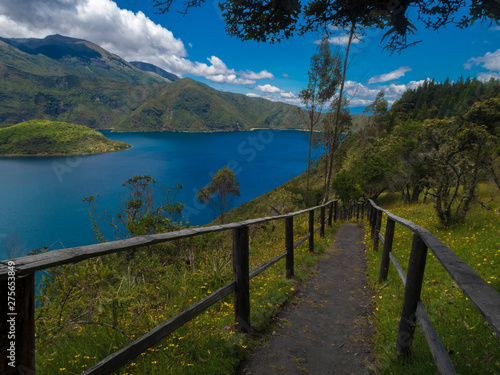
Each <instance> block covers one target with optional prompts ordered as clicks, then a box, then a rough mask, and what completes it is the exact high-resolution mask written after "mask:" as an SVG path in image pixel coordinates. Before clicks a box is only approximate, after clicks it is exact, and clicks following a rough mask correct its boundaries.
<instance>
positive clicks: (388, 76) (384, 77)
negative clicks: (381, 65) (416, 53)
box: [368, 66, 411, 84]
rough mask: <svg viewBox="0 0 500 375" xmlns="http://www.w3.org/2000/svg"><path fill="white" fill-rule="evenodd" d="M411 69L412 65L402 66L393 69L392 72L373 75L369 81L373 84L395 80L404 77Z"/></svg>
mask: <svg viewBox="0 0 500 375" xmlns="http://www.w3.org/2000/svg"><path fill="white" fill-rule="evenodd" d="M410 70H411V68H410V67H408V66H402V67H400V68H399V69H396V70H393V71H392V72H389V73H384V74H379V75H376V76H373V77H372V78H370V79H369V80H368V83H369V84H371V83H379V82H389V81H393V80H395V79H398V78H401V77H403V76H404V75H405V74H406V72H409V71H410Z"/></svg>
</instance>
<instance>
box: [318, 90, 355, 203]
mask: <svg viewBox="0 0 500 375" xmlns="http://www.w3.org/2000/svg"><path fill="white" fill-rule="evenodd" d="M338 101H339V98H336V99H335V100H333V101H332V103H331V106H330V112H328V113H327V114H326V115H325V116H324V118H323V129H322V137H323V143H324V146H325V149H326V155H327V158H326V163H325V172H326V173H325V194H324V202H327V201H328V199H329V194H330V183H331V178H332V175H333V164H334V161H335V160H334V157H335V155H336V154H337V151H338V150H339V148H340V146H341V145H342V144H343V143H344V142H345V140H346V139H347V137H348V134H349V131H350V128H351V126H352V117H351V114H350V113H349V108H348V107H347V101H346V100H344V104H343V105H341V106H340V113H339V105H338Z"/></svg>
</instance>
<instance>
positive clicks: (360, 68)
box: [0, 0, 500, 113]
mask: <svg viewBox="0 0 500 375" xmlns="http://www.w3.org/2000/svg"><path fill="white" fill-rule="evenodd" d="M182 3H183V1H176V3H175V4H176V7H177V8H175V9H173V10H171V11H170V12H169V13H167V14H163V15H158V14H155V11H156V10H155V9H154V8H153V1H152V0H142V1H137V0H136V1H134V0H115V1H112V0H1V2H0V36H1V37H6V38H28V37H34V38H43V37H45V36H47V35H51V34H61V35H65V36H70V37H74V38H81V39H86V40H88V41H91V42H93V43H96V44H98V45H100V46H101V47H103V48H105V49H106V50H108V51H110V52H112V53H115V54H117V55H119V56H120V57H122V58H124V59H126V60H128V61H144V62H148V63H152V64H155V65H157V66H159V67H161V68H163V69H165V70H167V71H169V72H172V73H174V74H177V75H178V76H180V77H190V78H193V79H195V80H198V81H201V82H203V83H206V84H208V85H210V86H211V87H213V88H215V89H217V90H221V91H229V92H235V93H241V94H244V95H248V96H251V97H262V98H266V99H269V100H274V101H282V102H285V103H290V104H295V105H300V104H301V103H300V100H299V98H298V92H299V91H300V90H302V89H304V88H306V87H307V81H308V76H307V71H308V69H309V64H310V59H311V56H312V55H313V54H314V53H315V51H316V49H317V46H318V41H319V40H321V39H322V38H323V37H324V36H325V35H321V34H314V33H311V34H308V35H304V36H294V37H292V38H290V39H288V40H285V41H283V42H281V43H275V44H270V43H258V42H253V41H241V40H239V39H237V38H234V37H230V36H228V35H227V34H226V32H225V29H224V26H225V24H224V20H223V18H222V16H221V12H220V10H219V8H218V5H217V4H218V0H206V3H205V4H204V5H203V6H202V7H201V8H192V9H191V10H190V11H189V12H188V14H187V15H185V16H183V15H182V14H180V13H179V12H178V11H177V10H182V9H183V7H182ZM415 26H416V27H417V32H416V35H415V36H414V37H413V40H415V41H421V42H420V43H418V44H417V45H416V46H415V47H410V48H408V49H406V50H404V51H402V52H401V53H400V54H397V53H395V54H392V55H391V54H390V53H389V52H387V51H384V50H383V49H382V47H381V43H380V41H381V39H382V36H383V32H381V31H380V30H365V31H364V34H363V35H360V36H359V38H358V39H357V40H356V43H354V44H353V46H352V51H351V54H350V56H351V58H350V60H349V65H348V69H347V74H346V92H347V95H348V98H349V99H350V103H349V106H350V109H351V113H361V111H362V110H363V109H364V108H365V107H366V106H367V105H369V104H370V103H371V102H372V101H373V100H374V99H375V97H376V95H377V93H378V92H379V91H380V90H383V91H384V93H385V97H386V99H387V100H388V101H389V103H392V102H393V101H394V100H397V99H398V98H399V97H400V96H401V95H402V93H403V92H404V91H406V90H407V89H408V88H416V87H418V85H420V84H422V83H423V82H424V81H425V80H426V79H434V80H436V81H438V82H442V81H444V80H445V79H446V78H450V80H452V81H456V80H457V79H459V78H460V76H463V77H464V78H467V77H471V78H473V77H476V78H478V79H481V80H488V79H489V78H491V77H494V78H500V26H498V25H495V24H493V25H489V23H485V24H480V23H476V24H475V25H474V26H473V27H470V28H468V29H465V30H461V29H458V28H456V27H454V26H448V27H447V28H446V29H442V30H440V31H439V32H435V31H430V30H426V29H425V28H424V26H423V24H421V23H418V22H417V23H415ZM330 31H331V34H330V35H329V38H330V39H329V40H330V44H331V48H332V49H334V50H335V49H338V50H339V52H341V53H342V54H343V52H344V49H345V39H346V36H345V35H344V34H342V32H341V31H340V30H337V29H336V28H335V27H331V28H330Z"/></svg>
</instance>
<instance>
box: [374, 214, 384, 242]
mask: <svg viewBox="0 0 500 375" xmlns="http://www.w3.org/2000/svg"><path fill="white" fill-rule="evenodd" d="M375 216H376V220H375V233H374V237H373V251H378V243H379V240H380V238H379V236H378V235H379V233H380V228H381V227H382V210H377V214H376V215H375Z"/></svg>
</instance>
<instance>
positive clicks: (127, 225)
mask: <svg viewBox="0 0 500 375" xmlns="http://www.w3.org/2000/svg"><path fill="white" fill-rule="evenodd" d="M155 185H156V180H155V179H153V178H152V177H151V176H150V175H145V176H135V177H133V178H129V179H128V180H127V181H125V182H124V183H123V184H122V186H123V187H125V188H127V189H128V190H129V192H128V194H126V195H125V196H124V198H123V200H122V203H121V205H120V209H119V211H118V213H109V212H107V211H105V210H101V209H98V208H97V206H96V198H99V196H97V197H94V196H89V197H85V198H83V201H84V202H85V203H87V204H88V205H89V215H90V220H91V223H92V226H93V228H94V232H95V235H96V239H97V241H99V242H104V241H106V240H105V238H104V236H103V234H102V231H101V228H100V226H99V224H98V222H97V220H96V218H97V219H99V220H100V221H101V222H104V223H105V224H107V225H109V226H111V227H112V228H114V229H115V230H116V232H118V233H119V235H120V236H121V237H122V238H128V237H134V236H140V235H148V234H154V233H164V232H171V231H174V230H178V229H179V228H180V227H181V226H182V222H181V219H180V218H181V215H182V211H183V208H184V205H183V204H182V203H179V202H176V201H175V197H176V195H177V193H178V192H179V190H180V189H182V185H180V184H178V185H177V186H176V187H175V188H169V189H162V192H161V194H160V198H159V197H158V191H157V189H156V188H155ZM134 254H135V250H129V251H128V252H127V259H128V260H131V259H132V258H133V257H134Z"/></svg>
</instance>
